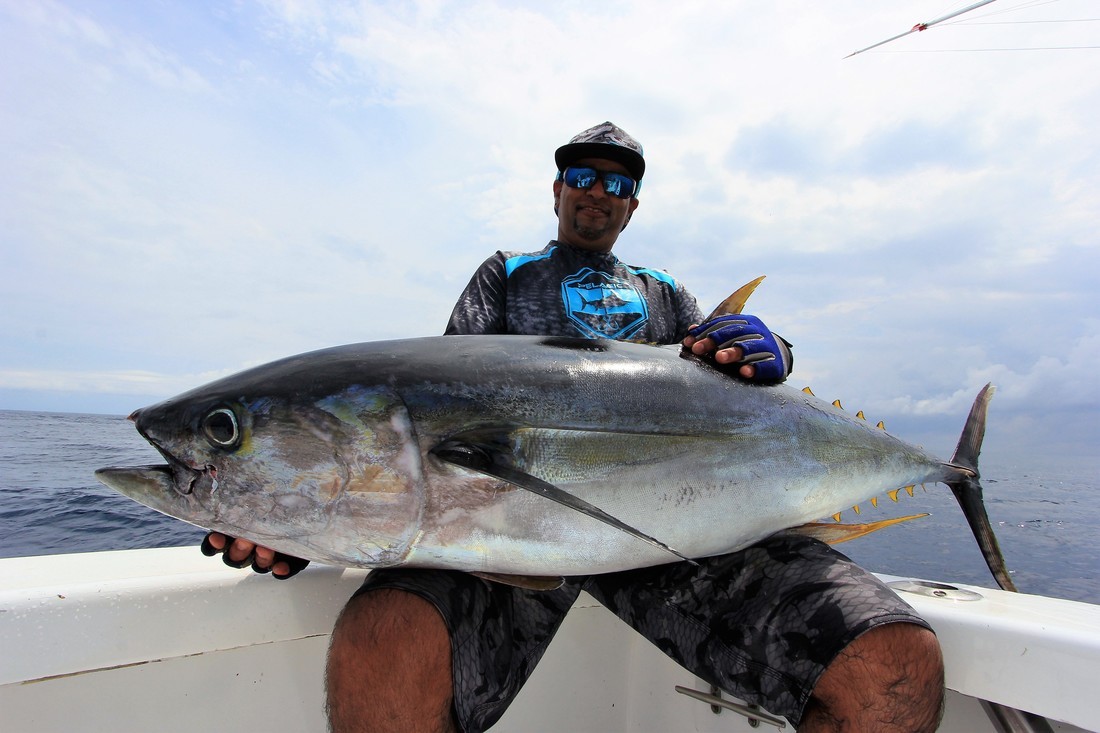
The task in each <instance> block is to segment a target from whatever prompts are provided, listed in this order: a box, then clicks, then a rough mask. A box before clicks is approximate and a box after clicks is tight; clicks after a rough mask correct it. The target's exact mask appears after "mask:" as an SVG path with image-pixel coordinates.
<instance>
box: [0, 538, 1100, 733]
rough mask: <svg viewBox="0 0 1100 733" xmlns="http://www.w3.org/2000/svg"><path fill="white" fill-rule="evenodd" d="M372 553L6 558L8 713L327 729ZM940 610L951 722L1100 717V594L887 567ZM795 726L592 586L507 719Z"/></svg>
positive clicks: (3, 715)
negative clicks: (287, 567) (663, 645)
mask: <svg viewBox="0 0 1100 733" xmlns="http://www.w3.org/2000/svg"><path fill="white" fill-rule="evenodd" d="M367 572H369V571H366V570H353V569H344V568H337V567H326V566H320V565H317V564H314V565H312V566H310V567H309V568H306V570H304V571H303V572H302V573H300V574H299V575H298V576H296V577H295V578H294V579H293V580H291V581H289V582H276V581H273V580H272V579H271V578H270V577H268V576H260V575H255V574H253V573H251V572H250V571H246V570H234V569H232V568H229V567H226V566H225V565H224V564H222V563H221V562H218V561H216V560H213V559H210V558H206V557H204V556H202V555H201V553H199V552H198V550H197V549H196V548H194V547H181V548H164V549H146V550H123V551H114V552H93V553H80V554H67V555H49V556H40V557H22V558H8V559H0V643H2V649H3V653H2V654H0V730H3V731H6V732H8V733H24V732H27V733H30V732H32V731H33V732H34V733H49V732H51V731H66V732H68V731H73V730H82V731H99V730H113V731H166V732H172V731H181V732H182V731H186V732H187V733H193V732H194V731H195V730H205V729H209V728H210V727H211V726H212V725H216V726H217V727H218V728H219V729H221V730H259V731H266V732H268V733H279V732H281V731H287V732H290V731H294V732H295V733H301V732H302V731H324V730H326V723H325V718H324V711H323V703H322V696H323V681H322V676H323V669H324V658H325V653H326V649H327V646H328V639H329V634H330V632H331V629H332V626H333V623H334V621H335V618H336V615H337V614H338V613H339V610H340V609H341V608H342V607H343V605H344V603H345V601H346V600H347V598H348V597H349V596H350V595H351V593H352V592H353V591H354V590H355V589H356V588H357V587H358V586H359V584H360V583H361V582H362V580H363V577H364V576H365V574H366V573H367ZM880 577H882V578H883V579H884V580H885V581H886V582H888V583H890V584H891V587H893V588H894V589H895V590H896V592H898V593H899V594H900V595H902V597H904V598H905V599H906V600H907V601H908V602H909V603H911V604H912V605H913V606H914V607H916V609H917V610H918V611H919V612H920V613H921V614H922V615H923V616H924V618H926V619H927V620H928V621H929V623H931V625H932V626H933V627H934V628H935V630H936V633H937V634H938V636H939V639H940V643H941V646H942V647H943V652H944V658H945V663H946V680H947V687H948V698H947V708H946V713H945V716H944V720H943V724H942V726H941V728H940V730H942V731H959V732H960V733H961V732H963V731H966V732H967V733H984V732H986V731H989V732H996V733H1005V732H1006V731H1021V732H1027V731H1035V732H1038V731H1061V732H1070V733H1075V732H1078V731H1100V704H1098V703H1097V701H1095V700H1093V698H1092V695H1093V694H1095V692H1094V687H1093V685H1094V684H1095V680H1096V678H1097V674H1098V673H1100V606H1098V605H1093V604H1088V603H1081V602H1077V601H1068V600H1061V599H1056V598H1048V597H1044V596H1036V595H1027V594H1019V593H1008V592H1005V591H1001V590H992V589H988V588H980V587H976V586H969V585H960V584H947V583H939V582H929V581H925V580H920V579H910V578H898V577H893V576H880ZM761 728H764V729H775V730H792V728H791V726H790V725H789V723H788V722H787V721H785V720H784V719H782V718H777V717H776V716H773V715H771V714H769V713H767V711H761V710H758V709H753V708H749V707H748V706H745V705H744V704H743V703H742V702H741V701H738V700H734V699H731V698H730V697H729V696H728V695H726V694H724V693H722V692H721V691H720V690H714V689H711V688H710V686H709V685H707V684H706V683H705V682H703V681H701V680H699V679H697V678H696V677H694V675H692V674H691V673H689V672H686V671H685V670H683V669H682V668H680V667H679V666H678V665H676V664H675V663H674V662H672V661H671V660H669V659H668V658H666V657H665V656H664V655H663V654H662V653H661V652H660V651H659V650H657V649H656V648H655V647H653V646H652V645H650V644H649V643H648V642H646V641H645V640H643V639H642V638H641V637H640V636H639V635H638V634H636V633H634V631H633V630H631V629H630V628H629V627H627V626H626V625H625V624H623V623H622V622H620V621H619V620H618V619H617V618H615V617H614V616H613V615H612V614H611V613H610V612H608V611H607V610H605V609H604V608H603V607H602V606H600V605H599V604H598V603H597V602H596V601H594V600H593V599H592V598H590V597H589V596H587V595H586V594H582V595H581V597H580V598H579V599H578V601H577V603H576V605H575V606H574V608H573V610H572V612H571V613H570V614H569V616H568V617H567V618H566V621H565V623H564V624H563V627H562V629H561V631H560V632H559V634H558V636H557V637H556V638H555V640H554V643H553V644H551V645H550V649H549V651H548V652H547V654H546V656H545V658H544V659H543V661H542V663H541V664H540V665H539V666H538V668H537V669H536V671H535V673H534V675H533V676H532V678H531V679H530V681H529V682H528V684H527V685H526V686H525V687H524V689H523V691H522V692H521V693H520V695H519V696H518V697H517V699H516V701H515V702H514V703H513V705H512V706H511V707H510V708H509V710H508V711H507V713H506V714H505V715H504V717H503V718H502V719H501V721H500V722H499V723H498V724H497V725H496V726H495V727H494V728H493V731H494V733H519V732H523V733H542V732H544V731H545V732H549V731H555V732H557V731H577V732H581V733H587V732H592V733H595V732H599V733H608V732H614V731H631V732H640V733H647V732H649V731H653V732H657V731H661V732H662V733H665V732H668V731H699V732H706V733H719V732H722V733H726V732H729V731H752V730H760V729H761Z"/></svg>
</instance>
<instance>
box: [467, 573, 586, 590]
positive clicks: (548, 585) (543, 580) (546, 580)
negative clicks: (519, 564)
mask: <svg viewBox="0 0 1100 733" xmlns="http://www.w3.org/2000/svg"><path fill="white" fill-rule="evenodd" d="M470 575H476V576H477V577H479V578H481V579H482V580H488V581H489V582H491V583H503V584H504V585H511V586H514V587H516V588H526V589H527V590H557V589H558V588H561V587H562V586H563V585H565V578H563V577H562V576H560V575H558V576H556V577H543V576H540V575H508V574H507V573H470Z"/></svg>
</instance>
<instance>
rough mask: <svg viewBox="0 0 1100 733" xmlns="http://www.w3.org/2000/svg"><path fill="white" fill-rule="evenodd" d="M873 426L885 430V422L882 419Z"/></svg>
mask: <svg viewBox="0 0 1100 733" xmlns="http://www.w3.org/2000/svg"><path fill="white" fill-rule="evenodd" d="M875 427H876V428H878V429H879V430H885V429H886V423H884V422H883V421H882V420H879V421H878V425H876V426H875Z"/></svg>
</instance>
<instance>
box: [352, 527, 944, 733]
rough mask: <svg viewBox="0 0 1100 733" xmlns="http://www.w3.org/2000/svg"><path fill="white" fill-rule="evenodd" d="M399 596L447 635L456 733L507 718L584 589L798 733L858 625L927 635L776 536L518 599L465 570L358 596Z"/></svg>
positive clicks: (422, 573)
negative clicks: (818, 686)
mask: <svg viewBox="0 0 1100 733" xmlns="http://www.w3.org/2000/svg"><path fill="white" fill-rule="evenodd" d="M374 588H399V589H403V590H407V591H411V592H413V593H416V594H418V595H420V596H422V597H424V598H426V599H427V600H429V601H430V602H432V603H433V604H435V606H436V607H437V608H438V609H439V610H440V612H441V613H442V614H443V617H444V620H445V622H446V624H447V626H448V628H449V629H450V632H451V648H452V651H453V674H454V707H455V715H456V717H457V720H458V722H459V725H460V726H461V727H462V729H463V730H464V731H466V733H475V732H478V731H483V730H485V729H487V728H489V727H490V726H491V725H493V724H494V723H495V722H496V721H497V720H498V719H499V718H500V717H501V716H502V715H503V714H504V711H505V710H506V709H507V707H508V705H509V704H510V703H511V701H512V699H513V698H514V697H515V696H516V694H517V693H518V692H519V690H520V687H522V686H523V683H524V682H525V681H526V680H527V678H528V676H529V675H530V674H531V672H532V671H533V670H534V668H535V665H536V664H537V663H538V661H539V659H540V658H541V657H542V654H543V652H545V651H546V647H547V646H548V645H549V643H550V640H551V639H552V638H553V636H554V633H555V632H556V631H557V629H558V627H559V626H560V625H561V622H562V620H563V619H564V618H565V614H566V613H567V612H568V611H569V608H570V607H571V606H572V605H573V602H574V601H575V600H576V599H577V596H578V595H579V594H580V592H581V591H582V590H585V591H588V593H589V594H591V595H592V596H593V597H595V598H596V600H598V601H599V602H600V603H602V604H603V605H604V606H606V607H607V608H608V609H610V610H611V611H612V612H614V613H615V614H616V615H618V616H619V617H620V618H622V619H623V620H624V621H626V622H627V623H628V624H630V625H631V626H633V627H634V628H635V629H637V630H638V632H639V633H641V634H642V635H643V636H645V637H646V638H648V639H649V640H650V641H652V642H653V643H654V644H656V645H657V647H658V648H660V649H661V651H663V652H664V653H665V654H667V655H668V656H669V657H671V658H672V659H674V660H676V661H677V662H678V663H679V664H681V665H682V666H683V667H685V668H686V669H688V670H689V671H691V672H693V673H694V674H696V675H697V676H698V677H701V678H702V679H704V680H707V681H708V682H710V683H711V684H714V685H717V686H718V687H720V688H721V689H723V690H725V691H726V692H728V693H730V694H731V695H734V696H735V697H738V698H740V699H742V700H744V701H746V702H749V703H754V704H757V705H760V706H761V707H762V708H764V709H765V710H768V711H770V712H772V713H776V714H779V715H783V716H785V717H786V718H787V719H788V720H790V721H791V723H792V725H795V726H797V725H798V723H799V721H800V719H801V716H802V710H803V708H804V707H805V705H806V703H807V701H808V700H809V697H810V693H811V691H812V690H813V686H814V684H815V683H816V681H817V678H818V677H819V676H820V675H821V673H822V672H823V671H824V670H825V667H826V666H828V664H829V663H830V662H831V661H832V659H833V658H834V657H835V656H836V655H837V653H839V652H840V650H841V649H843V648H844V647H845V646H847V645H848V644H849V643H850V642H851V641H853V640H854V639H855V638H856V637H857V636H859V635H860V634H862V633H863V632H865V631H867V630H868V629H870V628H872V627H874V626H878V625H880V624H885V623H890V622H895V621H908V622H910V623H915V624H919V625H921V626H924V627H925V628H928V624H927V623H925V622H924V621H923V620H922V619H921V618H920V617H919V616H917V615H916V612H915V611H913V609H912V608H911V607H910V606H909V605H908V604H906V603H905V602H904V601H902V600H901V599H900V598H898V597H897V596H896V595H895V594H894V593H893V592H892V591H891V590H890V589H888V588H887V587H886V586H885V585H883V584H882V583H881V582H880V581H879V580H878V579H877V578H875V577H874V576H873V575H871V574H870V573H868V572H867V571H865V570H863V569H861V568H860V567H858V566H856V565H855V564H854V563H852V562H851V561H850V560H849V559H848V558H847V557H845V556H844V555H842V554H840V553H839V552H837V551H835V550H833V549H832V548H830V547H829V546H827V545H825V544H822V543H821V542H818V541H817V540H813V539H809V538H806V537H803V536H800V535H794V534H780V535H775V536H773V537H770V538H768V539H766V540H764V541H762V542H760V543H758V544H756V545H753V546H752V547H750V548H748V549H745V550H742V551H740V552H735V553H732V554H729V555H721V556H718V557H712V558H707V559H705V560H701V561H700V563H699V566H697V567H694V566H692V565H689V564H688V563H674V564H671V565H661V566H658V567H653V568H644V569H641V570H631V571H627V572H622V573H610V574H607V575H593V576H588V577H582V578H570V579H569V582H567V583H566V584H565V585H564V586H563V587H561V588H559V589H558V590H554V591H528V590H523V589H520V588H514V587H511V586H506V585H500V584H497V583H489V582H486V581H483V580H481V579H479V578H476V577H474V576H472V575H468V574H466V573H461V572H454V571H443V570H407V569H388V570H378V571H375V572H372V573H371V574H370V575H369V576H367V580H366V582H364V584H363V587H362V588H360V590H359V591H358V592H359V593H362V592H364V591H367V590H370V589H374Z"/></svg>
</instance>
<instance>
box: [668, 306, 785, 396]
mask: <svg viewBox="0 0 1100 733" xmlns="http://www.w3.org/2000/svg"><path fill="white" fill-rule="evenodd" d="M688 335H689V336H692V337H694V338H696V339H704V338H707V337H708V336H709V337H710V338H711V339H712V340H713V341H714V343H716V344H717V345H718V348H717V349H715V351H717V350H718V349H729V348H732V347H734V346H737V347H740V349H741V361H738V362H735V363H733V364H723V365H717V364H716V366H719V368H722V367H725V369H723V371H733V372H735V373H736V371H737V369H738V368H739V367H740V366H741V365H742V364H752V365H753V366H754V367H756V375H755V376H754V377H753V378H752V381H754V382H765V383H772V384H774V383H776V382H782V381H783V380H784V379H786V378H787V375H788V374H790V373H791V367H792V366H793V365H794V358H793V356H792V355H791V350H790V344H788V343H787V342H786V341H784V340H783V339H782V338H780V337H779V336H776V335H775V334H774V333H772V332H771V331H770V330H769V329H768V327H767V326H765V325H764V323H763V322H762V321H761V320H760V319H759V318H757V317H756V316H747V315H744V314H737V315H727V316H719V317H718V318H714V319H712V320H709V321H707V322H706V323H703V324H702V325H699V326H696V327H695V328H693V329H691V330H690V331H688Z"/></svg>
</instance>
